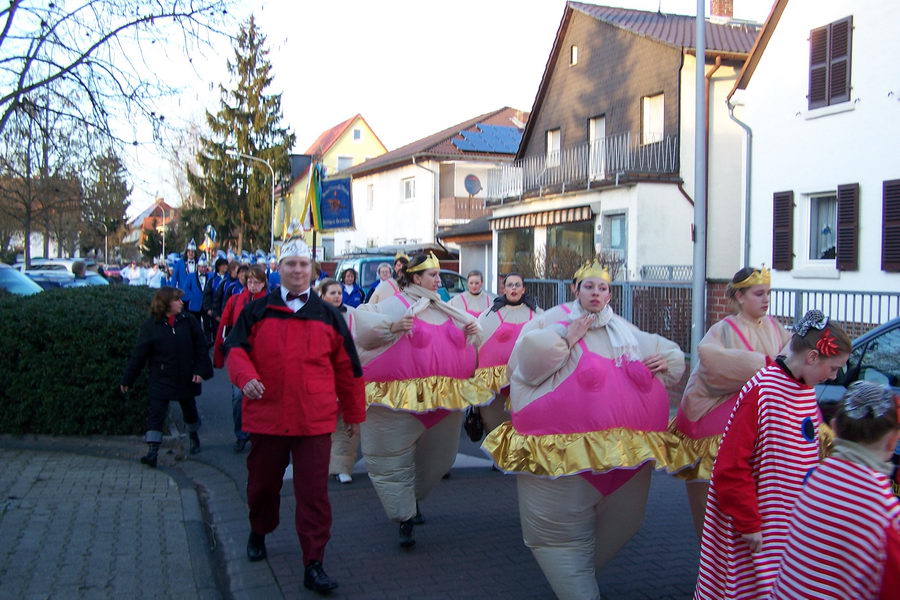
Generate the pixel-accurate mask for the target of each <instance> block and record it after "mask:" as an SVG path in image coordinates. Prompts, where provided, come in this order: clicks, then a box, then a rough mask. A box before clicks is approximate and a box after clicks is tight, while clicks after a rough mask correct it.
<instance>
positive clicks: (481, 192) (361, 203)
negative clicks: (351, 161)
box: [335, 107, 527, 254]
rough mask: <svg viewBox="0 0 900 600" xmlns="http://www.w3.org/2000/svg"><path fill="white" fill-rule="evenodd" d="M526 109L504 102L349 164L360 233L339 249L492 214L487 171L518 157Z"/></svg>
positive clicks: (418, 235) (421, 235)
mask: <svg viewBox="0 0 900 600" xmlns="http://www.w3.org/2000/svg"><path fill="white" fill-rule="evenodd" d="M526 120H527V113H523V112H522V111H519V110H515V109H513V108H509V107H504V108H501V109H499V110H495V111H492V112H489V113H486V114H483V115H479V116H477V117H475V118H473V119H469V120H467V121H464V122H463V123H458V124H456V125H454V126H452V127H449V128H447V129H444V130H443V131H439V132H437V133H434V134H432V135H429V136H427V137H425V138H422V139H420V140H416V141H415V142H412V143H410V144H407V145H405V146H402V147H401V148H398V149H396V150H392V151H391V152H388V153H386V154H382V155H381V156H377V157H375V158H372V159H369V160H367V161H365V162H363V163H362V164H359V165H355V166H353V167H351V168H349V169H346V170H345V171H343V172H342V174H347V175H351V176H352V177H353V211H354V219H355V222H356V229H355V230H354V231H343V232H336V233H335V252H336V253H337V254H341V253H347V252H352V251H354V250H358V249H362V248H371V247H376V246H386V245H396V244H425V243H432V242H434V241H435V237H436V233H437V232H438V230H439V228H441V227H449V226H453V225H458V224H461V223H466V222H468V221H469V220H471V219H475V218H478V217H482V216H485V215H487V214H489V213H490V210H489V209H487V208H485V198H486V189H485V188H486V181H487V173H488V171H489V170H490V169H491V168H493V167H496V166H497V165H498V164H500V163H501V162H504V161H510V160H512V157H513V155H514V154H515V152H516V149H517V148H518V145H519V140H520V139H521V135H522V128H523V127H524V123H525V121H526Z"/></svg>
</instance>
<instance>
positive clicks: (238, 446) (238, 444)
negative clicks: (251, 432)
mask: <svg viewBox="0 0 900 600" xmlns="http://www.w3.org/2000/svg"><path fill="white" fill-rule="evenodd" d="M246 447H247V440H244V439H240V440H235V442H234V451H235V452H236V453H238V454H240V453H241V452H243V451H244V448H246Z"/></svg>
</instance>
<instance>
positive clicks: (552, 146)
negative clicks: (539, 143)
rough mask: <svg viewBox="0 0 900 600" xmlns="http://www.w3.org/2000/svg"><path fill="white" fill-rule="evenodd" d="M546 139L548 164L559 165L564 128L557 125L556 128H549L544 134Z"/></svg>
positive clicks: (551, 165)
mask: <svg viewBox="0 0 900 600" xmlns="http://www.w3.org/2000/svg"><path fill="white" fill-rule="evenodd" d="M544 141H545V143H546V149H547V154H546V163H547V166H548V167H558V166H559V162H560V152H561V145H562V130H561V129H560V128H559V127H557V128H556V129H548V130H547V132H546V133H545V134H544Z"/></svg>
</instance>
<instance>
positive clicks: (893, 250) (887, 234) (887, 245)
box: [881, 179, 900, 272]
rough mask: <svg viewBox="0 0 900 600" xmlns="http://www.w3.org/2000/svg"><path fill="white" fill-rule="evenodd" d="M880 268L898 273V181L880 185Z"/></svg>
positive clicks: (899, 184) (899, 263)
mask: <svg viewBox="0 0 900 600" xmlns="http://www.w3.org/2000/svg"><path fill="white" fill-rule="evenodd" d="M881 268H882V270H884V271H891V272H897V271H900V179H893V180H891V181H885V182H884V183H882V191H881Z"/></svg>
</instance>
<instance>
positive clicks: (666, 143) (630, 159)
mask: <svg viewBox="0 0 900 600" xmlns="http://www.w3.org/2000/svg"><path fill="white" fill-rule="evenodd" d="M677 171H678V136H677V135H669V136H664V137H661V138H660V139H659V141H656V142H651V143H648V144H640V143H637V142H633V141H632V135H631V133H625V134H621V135H616V136H607V137H604V138H599V139H597V140H594V141H593V142H583V143H581V144H576V145H574V146H570V147H568V148H565V149H562V150H557V151H554V152H548V153H547V154H543V155H539V156H529V157H528V158H523V159H520V160H517V161H515V162H512V163H504V164H502V165H500V166H498V167H495V168H493V169H490V170H489V171H488V175H487V198H488V199H493V200H498V199H503V198H510V197H514V196H522V195H525V194H527V193H529V192H533V191H538V190H543V189H544V188H549V187H560V188H562V190H563V191H565V187H566V186H571V185H585V186H588V187H590V185H591V184H592V182H603V181H610V180H615V181H618V179H619V177H621V176H627V175H633V174H671V173H677Z"/></svg>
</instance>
